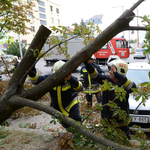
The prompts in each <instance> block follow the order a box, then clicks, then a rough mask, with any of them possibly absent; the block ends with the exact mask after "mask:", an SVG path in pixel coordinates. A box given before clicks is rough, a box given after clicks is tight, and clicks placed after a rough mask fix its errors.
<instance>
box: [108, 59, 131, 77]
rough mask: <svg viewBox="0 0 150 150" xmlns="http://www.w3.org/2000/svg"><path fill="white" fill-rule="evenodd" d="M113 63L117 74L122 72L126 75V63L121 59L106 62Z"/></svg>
mask: <svg viewBox="0 0 150 150" xmlns="http://www.w3.org/2000/svg"><path fill="white" fill-rule="evenodd" d="M112 65H114V66H115V67H116V68H117V72H118V73H119V74H123V75H125V76H126V73H127V71H128V64H127V62H125V61H124V60H122V59H115V60H113V61H111V62H109V63H108V66H112Z"/></svg>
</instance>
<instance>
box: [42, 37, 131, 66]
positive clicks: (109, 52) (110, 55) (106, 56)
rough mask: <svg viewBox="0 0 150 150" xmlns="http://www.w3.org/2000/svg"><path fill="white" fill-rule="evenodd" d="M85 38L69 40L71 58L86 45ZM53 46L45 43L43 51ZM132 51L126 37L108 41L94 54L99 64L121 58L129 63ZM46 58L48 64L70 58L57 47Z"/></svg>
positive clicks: (68, 46)
mask: <svg viewBox="0 0 150 150" xmlns="http://www.w3.org/2000/svg"><path fill="white" fill-rule="evenodd" d="M83 40H84V39H83V38H79V37H77V38H75V39H72V40H70V41H68V45H67V48H68V54H69V55H70V58H71V57H73V56H74V55H75V54H76V53H77V52H78V51H80V50H81V49H82V48H83V47H84V46H85V45H84V44H83ZM50 48H51V46H50V45H49V44H44V47H43V51H44V52H45V51H47V50H48V49H50ZM129 55H130V51H129V48H128V43H127V41H126V39H125V38H117V37H114V38H112V39H111V40H110V41H109V42H108V43H106V44H105V45H104V46H103V47H102V48H101V49H100V50H99V51H97V52H96V53H95V54H94V56H95V57H96V63H97V64H98V65H106V64H107V63H109V62H110V61H112V60H114V59H117V58H121V59H124V60H125V61H126V62H127V63H129V59H128V58H129ZM44 60H45V61H46V65H47V66H48V64H49V63H50V62H56V61H58V60H63V61H67V60H68V58H67V57H66V55H65V54H64V53H62V54H61V53H60V52H58V50H57V48H54V49H52V50H51V51H50V53H49V55H47V56H46V57H45V58H44Z"/></svg>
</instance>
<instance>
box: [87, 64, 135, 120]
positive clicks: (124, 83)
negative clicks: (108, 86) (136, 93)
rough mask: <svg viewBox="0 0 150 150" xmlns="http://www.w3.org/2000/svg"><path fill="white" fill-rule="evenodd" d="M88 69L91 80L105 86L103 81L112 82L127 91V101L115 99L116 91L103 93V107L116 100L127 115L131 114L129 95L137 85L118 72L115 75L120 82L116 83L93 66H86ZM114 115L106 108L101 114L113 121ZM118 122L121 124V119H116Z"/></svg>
mask: <svg viewBox="0 0 150 150" xmlns="http://www.w3.org/2000/svg"><path fill="white" fill-rule="evenodd" d="M86 69H87V70H88V72H89V74H90V76H91V78H92V79H94V80H95V81H97V82H98V83H100V84H103V80H107V81H108V82H112V83H113V84H114V85H118V86H119V87H123V88H124V90H125V91H126V96H125V99H123V101H120V99H115V97H116V95H115V91H114V90H109V91H108V90H106V91H103V95H102V105H104V104H106V103H108V102H109V101H111V100H114V99H115V101H114V102H115V103H117V104H118V106H119V107H120V108H121V109H122V110H124V111H126V113H127V114H129V102H128V99H129V93H132V92H133V91H132V88H136V84H135V83H134V82H132V81H130V80H129V79H128V78H127V77H126V76H124V75H122V74H119V73H118V72H116V73H114V74H115V77H116V78H117V79H118V82H117V83H114V82H113V81H111V79H110V78H109V76H108V75H103V74H100V73H98V72H97V70H96V69H95V68H93V66H92V65H91V64H86ZM112 115H113V112H112V111H111V110H110V107H109V106H104V107H103V110H102V112H101V116H102V118H103V119H104V118H107V119H108V120H109V119H112ZM116 121H117V122H120V120H119V118H116Z"/></svg>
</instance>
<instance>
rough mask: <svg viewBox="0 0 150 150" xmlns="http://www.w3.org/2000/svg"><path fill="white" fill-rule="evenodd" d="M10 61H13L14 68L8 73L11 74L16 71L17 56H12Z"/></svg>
mask: <svg viewBox="0 0 150 150" xmlns="http://www.w3.org/2000/svg"><path fill="white" fill-rule="evenodd" d="M12 59H13V63H14V66H13V68H11V70H10V71H9V72H10V73H13V72H14V71H15V70H16V68H17V66H18V65H19V61H18V57H17V56H13V58H12Z"/></svg>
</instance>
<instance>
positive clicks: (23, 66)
mask: <svg viewBox="0 0 150 150" xmlns="http://www.w3.org/2000/svg"><path fill="white" fill-rule="evenodd" d="M143 1H144V0H139V1H138V2H137V3H135V4H134V5H133V6H132V7H131V8H130V9H129V10H126V11H125V12H124V13H123V14H122V15H121V16H120V17H119V18H118V19H116V20H115V21H114V22H113V23H112V24H111V25H110V26H108V28H106V29H105V30H104V31H103V32H102V33H100V34H99V36H97V37H96V38H95V39H94V40H93V41H92V42H91V43H89V44H88V45H86V46H85V47H84V48H83V49H82V50H80V51H79V52H78V53H77V54H76V55H74V56H73V57H72V58H71V59H70V60H69V61H68V62H66V63H65V65H63V66H62V67H61V68H60V69H59V70H57V71H56V72H55V73H54V74H52V75H51V76H50V77H48V78H47V79H46V80H44V81H43V82H42V83H40V84H38V85H37V86H35V87H33V88H31V89H28V90H25V89H24V88H23V85H24V83H25V80H26V78H27V75H28V72H29V70H30V69H31V68H32V67H33V65H35V63H36V62H37V60H38V55H39V53H40V51H41V49H42V47H43V45H44V43H45V41H46V39H47V38H48V36H49V35H50V33H51V31H50V30H49V29H48V28H46V27H44V26H43V25H41V26H40V28H39V30H38V32H37V33H36V35H35V37H34V39H33V40H32V43H31V45H30V46H29V48H28V51H27V53H26V54H25V56H24V58H23V59H22V61H21V63H20V64H19V66H18V67H17V69H16V71H15V72H14V74H13V76H12V77H11V79H10V81H9V83H8V86H7V88H6V91H5V93H4V94H3V95H2V97H1V99H0V124H1V123H2V122H4V121H5V120H6V119H8V118H9V117H10V116H11V115H12V113H13V112H14V111H15V110H17V109H20V108H22V107H24V106H28V107H32V108H35V109H38V110H41V111H43V112H46V113H48V114H50V115H52V116H55V117H56V118H59V119H61V120H63V122H65V123H67V124H69V125H70V126H72V127H74V128H75V129H76V130H77V131H79V132H80V133H82V134H83V135H84V136H86V137H88V138H90V139H91V140H93V141H95V142H98V143H100V144H102V145H104V146H106V147H108V146H110V147H113V148H115V149H118V150H131V149H132V150H134V148H130V147H125V146H122V145H119V144H116V143H114V142H112V141H110V140H108V139H105V138H103V137H100V136H98V135H96V134H94V133H92V132H90V131H89V130H87V129H86V128H84V127H83V126H82V125H79V124H78V123H77V122H75V121H74V120H72V119H70V118H68V117H66V116H65V115H62V114H61V113H60V112H58V111H56V110H55V109H53V108H51V107H47V106H44V105H41V104H38V103H37V102H36V101H37V100H38V99H39V98H40V97H42V96H43V95H44V94H46V93H47V92H48V91H50V90H51V89H52V88H53V87H55V86H56V85H57V84H59V83H60V82H61V81H62V80H63V79H64V77H65V76H66V75H67V74H68V73H70V72H73V71H74V70H75V69H76V68H77V67H78V66H79V65H80V64H81V63H82V62H84V61H85V60H87V59H88V58H89V57H90V56H91V55H92V54H94V53H95V52H96V51H98V50H99V49H100V48H101V47H102V46H104V45H105V43H107V42H108V41H109V40H110V39H112V38H113V37H114V36H115V35H117V34H118V33H120V32H122V31H124V30H146V28H145V27H131V26H129V23H130V22H131V20H132V19H133V18H134V17H135V14H134V13H133V10H134V9H135V8H136V7H137V6H139V5H140V4H141V3H142V2H143ZM81 56H82V57H81ZM76 60H78V61H76Z"/></svg>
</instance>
